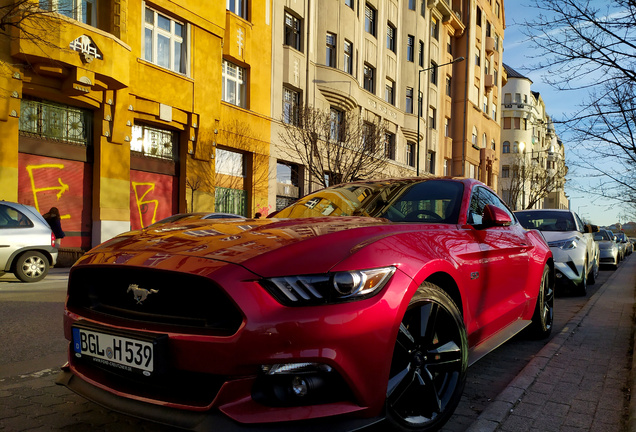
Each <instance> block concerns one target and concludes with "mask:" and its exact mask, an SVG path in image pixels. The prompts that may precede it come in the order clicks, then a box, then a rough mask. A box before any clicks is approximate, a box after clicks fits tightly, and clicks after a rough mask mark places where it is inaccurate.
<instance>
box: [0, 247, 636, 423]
mask: <svg viewBox="0 0 636 432" xmlns="http://www.w3.org/2000/svg"><path fill="white" fill-rule="evenodd" d="M628 259H632V258H628ZM611 274H612V271H611V270H608V269H602V270H601V272H600V273H599V277H598V280H597V283H596V284H595V285H592V286H589V287H588V295H587V296H586V297H578V296H568V295H565V296H559V297H557V298H556V300H555V323H554V328H553V331H552V335H556V334H558V333H559V332H560V331H561V329H562V328H563V326H564V325H565V324H566V323H567V322H568V321H569V320H570V318H571V317H572V316H573V315H574V314H576V313H577V312H578V311H579V310H580V309H581V308H582V307H583V306H584V305H585V303H586V302H587V299H588V298H589V297H590V296H591V295H593V294H594V292H596V290H597V289H598V288H599V287H600V286H602V284H603V283H604V282H605V281H606V280H607V279H608V277H609V276H610V275H611ZM66 281H67V272H66V271H64V270H63V269H61V270H58V269H54V270H53V272H52V273H51V274H49V275H48V276H47V277H46V279H44V280H43V281H41V282H37V283H33V284H23V283H20V282H18V281H17V279H15V278H14V277H13V276H12V275H10V274H7V275H4V276H2V277H0V329H2V339H1V341H2V342H1V343H0V430H2V431H4V430H6V431H21V430H31V429H37V430H38V431H39V430H56V431H59V430H69V431H70V430H90V429H93V430H95V429H100V430H106V429H108V430H118V431H126V430H135V431H139V430H144V431H167V430H170V429H168V428H165V427H163V426H160V425H155V424H152V423H148V422H143V421H139V420H136V419H131V418H129V417H127V416H123V415H120V414H117V413H113V412H111V411H108V410H104V409H102V408H100V407H98V406H96V405H94V404H92V403H90V402H88V401H85V400H84V399H83V398H81V397H79V396H77V395H75V394H72V393H71V392H70V391H68V390H67V389H65V388H63V387H60V386H56V385H55V384H54V380H55V375H56V374H57V371H58V370H59V366H60V365H61V364H63V363H64V362H65V360H66V346H67V345H66V340H65V339H64V336H63V333H62V311H63V307H64V299H65V295H66ZM548 342H549V339H547V340H542V341H535V340H528V339H526V338H524V337H523V336H517V337H515V338H513V339H512V340H510V341H508V342H507V343H506V344H504V345H502V346H501V347H499V348H498V349H497V350H495V351H494V352H492V353H490V354H488V355H487V356H486V357H484V358H483V359H481V360H480V361H479V362H478V363H476V364H475V365H473V366H472V367H471V368H470V369H469V374H468V380H467V385H466V389H465V391H464V395H463V397H462V401H461V403H460V405H459V407H458V408H457V410H456V412H455V415H454V416H453V417H452V418H451V420H450V421H449V422H448V423H447V425H446V426H445V427H444V429H442V430H443V431H445V432H463V431H465V430H466V429H467V428H468V427H469V426H470V425H471V424H472V422H473V421H474V420H475V419H476V418H477V417H478V416H479V414H480V413H481V412H482V411H483V410H484V409H485V407H486V406H488V404H489V402H490V401H491V400H492V399H494V398H495V397H496V396H497V395H498V394H499V393H500V392H501V391H502V390H504V389H505V388H506V386H507V385H508V383H509V382H510V381H512V379H514V377H515V376H516V375H517V374H518V373H519V372H520V371H521V370H522V369H523V367H524V366H525V365H526V364H527V363H528V362H529V361H530V359H531V358H532V357H533V355H535V354H536V353H537V352H539V351H540V350H541V348H543V346H544V345H545V344H547V343H548ZM3 398H6V399H4V400H3ZM15 410H17V411H15ZM27 413H28V414H27Z"/></svg>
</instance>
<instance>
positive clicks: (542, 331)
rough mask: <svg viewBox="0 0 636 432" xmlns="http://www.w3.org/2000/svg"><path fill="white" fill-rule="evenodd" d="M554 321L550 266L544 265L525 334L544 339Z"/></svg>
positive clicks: (550, 330)
mask: <svg viewBox="0 0 636 432" xmlns="http://www.w3.org/2000/svg"><path fill="white" fill-rule="evenodd" d="M553 323H554V287H553V285H552V283H551V281H550V268H549V267H548V266H547V265H546V266H545V268H544V269H543V276H542V277H541V285H540V286H539V293H538V295H537V303H536V305H535V307H534V314H533V315H532V323H530V325H529V326H528V331H527V335H528V337H530V338H532V339H545V338H547V337H548V336H550V333H551V332H552V324H553Z"/></svg>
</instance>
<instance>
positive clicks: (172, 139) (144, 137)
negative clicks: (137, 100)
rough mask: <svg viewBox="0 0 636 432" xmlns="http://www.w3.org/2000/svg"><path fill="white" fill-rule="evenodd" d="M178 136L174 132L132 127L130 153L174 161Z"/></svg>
mask: <svg viewBox="0 0 636 432" xmlns="http://www.w3.org/2000/svg"><path fill="white" fill-rule="evenodd" d="M178 142H179V134H178V133H177V132H175V131H171V130H164V129H157V128H153V127H150V126H146V125H139V124H136V125H134V126H133V127H132V139H131V140H130V151H134V152H139V153H141V154H142V155H144V156H148V157H154V158H158V159H169V160H174V159H176V154H177V152H176V149H177V143H178Z"/></svg>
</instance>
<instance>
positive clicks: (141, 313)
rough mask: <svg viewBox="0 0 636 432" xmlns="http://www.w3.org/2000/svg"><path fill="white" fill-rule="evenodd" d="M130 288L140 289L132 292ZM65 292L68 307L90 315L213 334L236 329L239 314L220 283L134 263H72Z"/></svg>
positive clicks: (239, 319) (227, 332) (226, 333)
mask: <svg viewBox="0 0 636 432" xmlns="http://www.w3.org/2000/svg"><path fill="white" fill-rule="evenodd" d="M134 285H136V287H135V286H134ZM134 288H137V289H139V290H142V291H137V298H135V292H134ZM143 290H147V292H145V293H144V291H143ZM68 292H69V298H68V307H69V309H70V310H71V311H73V312H76V313H79V314H82V311H84V312H86V313H87V314H88V315H89V316H91V317H94V316H95V314H98V315H106V316H109V317H114V318H119V319H123V320H129V321H133V322H143V323H156V324H162V325H169V326H171V328H173V329H174V326H177V327H184V328H190V329H200V330H203V331H205V333H211V334H218V335H231V334H234V333H236V331H237V330H238V328H239V326H240V325H241V322H242V320H243V316H242V314H241V312H240V311H239V310H238V308H237V307H236V305H235V304H234V303H233V302H232V301H231V300H230V298H229V297H228V296H227V295H226V294H225V292H224V291H223V290H222V289H221V287H219V286H218V285H217V284H216V283H214V282H213V281H212V280H210V279H208V278H205V277H202V276H197V275H192V274H188V273H179V272H172V271H166V270H158V269H147V268H140V267H117V266H108V267H99V266H94V267H86V268H78V269H76V270H75V271H74V272H73V273H72V275H71V278H70V280H69V291H68ZM143 294H146V296H144V295H143ZM142 297H145V299H143V300H142ZM174 330H175V331H177V329H174Z"/></svg>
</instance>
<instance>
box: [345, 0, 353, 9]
mask: <svg viewBox="0 0 636 432" xmlns="http://www.w3.org/2000/svg"><path fill="white" fill-rule="evenodd" d="M345 5H347V6H349V7H350V8H351V9H353V0H345Z"/></svg>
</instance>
